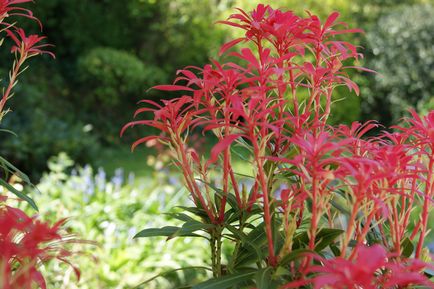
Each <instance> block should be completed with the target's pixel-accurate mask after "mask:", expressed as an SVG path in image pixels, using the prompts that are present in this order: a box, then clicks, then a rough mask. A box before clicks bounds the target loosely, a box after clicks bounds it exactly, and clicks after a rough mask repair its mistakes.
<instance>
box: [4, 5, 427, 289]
mask: <svg viewBox="0 0 434 289" xmlns="http://www.w3.org/2000/svg"><path fill="white" fill-rule="evenodd" d="M258 2H259V1H256V0H255V1H251V0H40V1H36V3H35V4H31V5H28V7H29V8H30V9H32V10H33V11H34V14H35V15H36V16H37V17H38V18H40V19H41V21H42V23H43V24H44V30H43V34H45V35H47V36H48V42H49V43H52V44H54V45H55V47H54V48H53V51H54V52H55V54H56V56H57V59H56V60H53V59H51V58H49V57H47V56H42V57H37V58H35V59H33V60H32V61H31V62H30V68H29V70H28V71H26V73H25V74H24V75H23V77H22V78H21V80H20V84H19V85H18V86H17V89H16V95H15V97H14V98H13V99H12V101H11V102H10V103H9V104H10V106H11V109H12V112H11V113H9V114H8V115H7V116H6V118H5V119H4V120H3V122H2V128H6V129H9V130H12V131H14V132H15V133H16V134H17V136H13V135H7V134H3V135H2V137H1V139H0V155H1V156H3V157H6V158H7V159H8V160H9V161H11V162H12V163H13V164H15V165H16V166H17V167H18V168H20V169H21V170H23V171H24V172H26V173H28V174H29V175H31V178H32V180H33V181H34V182H35V183H36V184H38V187H39V189H40V191H41V192H43V193H42V195H41V196H39V197H37V198H36V201H37V202H39V203H41V205H40V207H42V208H43V209H44V210H46V211H47V212H48V213H49V216H55V217H57V218H58V217H63V216H68V217H71V218H72V220H73V221H72V222H71V223H70V224H71V231H73V232H76V233H78V234H79V235H81V236H83V237H84V238H87V239H90V240H96V241H98V242H100V243H101V244H103V245H102V246H101V248H98V249H97V250H95V256H96V259H98V260H99V262H100V263H97V265H95V263H94V262H93V261H92V259H80V261H79V263H80V264H79V265H81V267H82V269H83V270H84V274H83V279H84V280H83V281H82V282H81V283H80V285H75V283H74V282H72V281H71V283H69V282H70V281H69V279H67V280H66V279H65V278H63V277H62V278H63V279H62V278H60V276H62V275H61V274H58V275H56V274H53V275H52V278H51V280H52V286H53V287H52V288H82V289H84V288H92V289H95V288H131V286H133V285H135V284H138V283H139V282H140V281H143V280H144V279H146V278H147V277H150V276H152V275H154V274H155V273H156V272H160V271H161V270H163V269H164V268H172V269H173V268H176V267H181V266H188V265H198V263H199V264H200V263H201V262H204V263H206V260H207V255H206V254H207V250H206V247H205V246H204V244H196V243H195V244H191V243H188V242H187V243H182V242H183V241H181V242H179V241H176V242H174V243H170V244H169V245H167V244H165V243H164V240H162V241H163V242H156V241H152V242H150V241H147V240H140V241H138V242H135V243H134V242H133V241H131V237H132V236H133V235H134V232H135V231H136V230H137V229H141V228H144V227H149V226H151V225H152V226H156V227H158V226H161V225H162V224H166V223H167V222H170V223H171V224H173V220H170V218H169V217H167V216H164V215H162V214H161V213H162V212H166V211H168V210H169V208H170V207H172V206H174V204H177V203H176V201H179V200H181V199H182V198H183V197H182V196H185V193H184V192H183V191H182V189H181V188H182V185H181V182H180V181H179V178H178V177H177V176H176V175H173V176H171V177H169V174H168V172H167V171H166V170H165V169H163V168H162V166H161V160H158V159H156V158H155V157H153V156H152V152H151V151H150V149H148V148H146V147H141V148H139V149H138V150H137V152H135V153H134V154H131V153H130V151H129V146H130V143H131V142H132V140H134V139H136V138H137V137H138V136H143V135H144V134H149V133H151V132H150V131H146V129H139V128H137V129H132V130H129V131H128V133H127V135H126V136H125V137H124V138H123V139H120V138H119V131H120V129H121V127H122V126H123V125H124V124H125V123H127V122H128V121H129V120H131V118H132V113H133V111H134V109H135V108H136V103H137V101H138V100H140V99H143V98H151V99H154V100H155V99H159V98H167V97H170V96H168V95H164V94H161V93H158V92H156V91H152V90H150V91H148V92H146V90H148V89H149V88H150V87H152V86H153V85H156V84H161V83H170V82H171V81H172V80H173V78H174V75H175V72H176V70H177V69H179V68H182V67H183V66H186V65H198V66H201V65H203V64H204V63H206V62H207V61H208V59H209V58H210V57H215V55H217V51H218V48H219V46H220V45H221V44H222V43H223V42H224V41H227V40H229V39H231V37H233V34H234V33H235V34H236V33H237V31H234V30H232V29H229V28H227V27H224V26H222V25H215V24H214V23H215V21H217V20H221V19H225V18H226V17H228V16H229V15H230V13H231V12H232V11H233V9H234V7H242V8H243V9H244V10H249V9H252V8H253V7H254V6H255V5H256V4H257V3H258ZM267 2H268V3H270V2H272V3H273V7H275V8H277V7H287V8H288V9H290V10H294V11H296V12H297V13H299V14H303V13H305V12H304V10H305V9H308V10H311V11H312V12H313V13H315V14H318V15H319V16H320V17H322V19H324V18H325V17H326V16H327V15H328V14H329V13H331V12H332V11H339V12H340V13H341V15H342V20H343V21H345V22H347V23H348V24H349V26H350V27H352V28H356V27H358V28H362V29H364V30H365V32H366V33H365V34H363V35H352V36H349V37H350V38H349V39H347V40H349V41H351V42H353V43H355V44H357V45H359V46H361V51H362V52H363V53H364V54H365V59H364V60H363V62H362V63H361V65H363V66H366V67H369V68H372V69H374V70H376V71H378V72H379V73H378V74H354V75H353V78H354V79H355V80H356V82H357V83H358V84H359V85H360V87H361V96H356V95H355V94H354V93H350V92H348V91H347V90H345V89H344V90H338V91H337V92H336V95H335V100H336V104H335V106H334V111H333V113H332V115H331V119H332V121H333V122H335V123H342V122H343V123H350V122H352V121H354V120H367V119H376V120H378V121H379V122H380V123H382V124H383V125H385V126H388V125H390V124H391V123H396V121H397V120H398V119H399V118H401V117H402V116H403V115H405V112H406V110H407V109H408V108H409V107H415V108H416V109H417V110H418V111H419V112H424V111H428V110H430V109H434V33H433V31H434V7H433V5H434V1H432V0H357V1H356V0H353V1H347V0H276V1H267ZM20 22H21V23H23V26H24V27H28V30H29V31H32V29H33V32H38V31H37V30H35V27H36V28H37V25H35V23H29V22H28V21H26V20H23V19H20ZM0 54H1V55H0V57H2V59H10V60H12V59H13V55H11V54H10V53H8V51H7V49H3V50H2V51H1V52H0ZM3 63H10V62H8V61H4V62H2V63H1V64H0V74H1V76H3V77H2V79H7V70H6V69H8V67H4V66H3ZM49 159H50V162H47V161H48V160H49ZM154 168H155V169H156V170H153V169H154ZM41 176H43V178H42V179H40V178H41ZM162 184H164V185H162ZM415 213H417V212H415ZM431 236H432V235H431ZM431 239H432V238H431ZM156 244H157V245H156ZM156 246H157V249H156ZM158 250H161V252H163V251H164V252H166V253H164V254H161V255H160V254H157V255H156V254H155V252H156V251H158ZM180 252H182V254H180ZM95 266H96V267H95ZM61 269H62V268H54V269H53V268H51V270H54V271H56V270H61ZM200 276H201V275H200V274H199V273H197V272H196V273H194V272H193V273H188V272H182V273H180V272H178V273H172V274H168V275H167V276H166V277H165V278H163V279H164V280H163V281H160V282H162V283H155V284H153V285H152V286H154V287H152V286H151V285H149V287H147V288H172V287H173V288H175V287H176V285H179V284H181V283H185V282H194V280H197V279H198V278H199V279H200Z"/></svg>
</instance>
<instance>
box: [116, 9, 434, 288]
mask: <svg viewBox="0 0 434 289" xmlns="http://www.w3.org/2000/svg"><path fill="white" fill-rule="evenodd" d="M338 17H339V14H338V13H337V12H334V13H332V14H330V15H329V16H328V18H327V19H326V20H325V21H323V22H321V21H320V19H319V18H318V17H317V16H315V15H313V14H310V13H308V14H307V16H306V17H300V16H297V15H295V14H294V13H293V12H291V11H282V10H279V9H273V8H271V7H270V6H269V5H262V4H260V5H258V6H257V7H256V9H255V10H253V11H252V12H249V13H248V12H245V11H243V10H241V9H238V11H237V13H236V14H233V15H231V16H230V17H229V19H228V20H227V21H220V23H222V24H225V25H229V26H232V27H235V28H238V29H241V30H242V31H243V32H244V36H242V37H240V38H236V39H234V40H232V41H230V42H228V43H226V44H224V45H223V46H222V48H221V50H220V54H221V55H222V56H223V60H225V62H219V61H217V60H213V61H212V62H211V63H210V64H207V65H205V66H204V67H203V68H201V67H187V68H185V69H182V70H179V71H178V77H177V78H176V79H175V81H174V84H171V85H158V86H156V87H154V88H155V89H158V90H162V91H167V92H170V91H176V92H179V93H180V94H181V96H180V97H177V98H172V99H170V100H162V101H161V103H156V102H154V101H151V100H143V103H145V104H148V105H149V106H146V107H142V108H139V109H138V110H137V111H136V114H135V115H136V116H137V115H140V114H141V113H144V112H152V113H153V114H154V118H153V119H144V120H136V121H133V122H130V123H129V124H127V125H126V126H125V127H124V129H123V130H122V132H121V134H122V133H124V132H125V130H126V129H127V128H130V127H132V126H136V125H145V126H148V127H153V128H156V129H158V130H159V131H160V132H161V133H160V134H157V135H153V136H146V137H143V138H141V139H139V140H137V141H136V142H135V143H134V144H133V146H132V148H133V149H134V148H135V147H137V146H138V145H140V144H142V143H146V142H149V141H151V140H153V141H155V140H156V141H158V142H160V143H161V144H163V145H166V146H167V147H168V148H169V149H170V151H171V154H172V158H173V159H172V160H173V162H174V164H175V165H177V166H178V167H179V168H180V170H181V172H182V175H183V178H184V183H185V186H186V188H187V190H188V191H189V192H190V196H191V198H192V200H193V202H194V204H195V206H193V207H183V209H184V212H182V214H179V215H177V216H176V217H177V218H178V219H179V220H180V221H182V222H183V225H182V226H179V227H167V226H166V227H164V228H163V229H155V228H151V229H145V230H143V231H141V232H139V233H138V234H137V235H136V237H138V238H139V237H147V236H155V235H161V236H164V237H168V238H169V239H172V238H179V237H185V236H193V237H195V236H196V237H203V236H205V237H206V239H207V240H208V241H209V245H210V253H211V260H210V265H211V267H212V269H213V276H214V279H211V280H208V281H205V282H203V283H199V284H196V285H194V286H192V288H195V289H198V288H295V287H299V286H313V287H314V288H324V287H325V286H329V287H332V288H356V287H357V288H359V287H363V288H396V286H400V287H403V286H410V285H411V286H414V285H427V286H432V282H431V281H429V280H428V277H426V276H425V275H424V274H423V270H424V269H427V268H430V267H432V266H431V265H429V264H428V263H425V262H429V261H430V256H429V255H428V253H427V249H424V243H425V242H424V240H425V237H426V235H427V232H428V228H429V227H428V214H429V211H430V208H431V203H432V196H433V190H434V186H433V183H434V180H433V177H434V166H433V165H434V153H433V149H434V138H433V127H434V111H432V112H429V114H428V115H427V116H425V117H420V116H418V115H417V114H416V113H414V112H413V113H412V117H411V118H409V119H407V120H406V122H405V124H403V125H402V126H397V127H395V132H394V133H386V132H385V133H383V134H382V135H380V136H377V137H375V138H366V137H364V135H365V134H366V133H367V132H368V131H369V130H371V129H372V128H374V127H376V126H377V124H376V123H375V122H373V121H370V122H367V123H365V124H360V123H358V122H355V123H353V124H351V125H350V126H346V125H340V126H336V127H332V126H330V125H329V124H328V122H327V121H328V118H329V116H330V114H331V107H332V99H333V98H332V96H333V93H334V91H335V89H336V88H337V87H340V86H344V87H347V88H348V89H349V90H354V91H355V92H356V93H358V91H359V88H358V86H357V84H355V83H354V82H353V81H352V80H351V79H350V78H349V77H348V74H347V71H349V70H354V69H356V70H362V71H368V72H369V71H370V70H369V69H366V68H362V67H358V66H355V65H353V64H352V62H353V61H354V60H356V61H357V59H358V58H359V57H360V54H359V53H358V52H357V49H356V46H354V45H352V44H351V43H348V42H345V41H341V40H339V39H337V38H338V36H340V35H342V34H348V33H358V32H360V30H358V29H349V28H347V27H346V26H345V24H344V23H341V22H338ZM339 27H343V28H341V29H340V28H339ZM238 46H241V47H240V48H237V47H238ZM231 59H238V61H237V63H241V64H235V63H234V62H231ZM193 129H201V130H202V131H203V132H204V133H206V132H212V133H213V134H214V136H215V139H216V144H215V145H214V146H213V147H212V148H211V150H210V152H209V155H210V158H209V159H206V158H205V156H206V154H201V153H199V152H197V150H195V149H194V148H193V144H194V142H192V140H191V139H190V132H191V131H192V130H193ZM235 155H239V157H240V158H242V159H244V161H245V162H246V164H248V165H249V166H250V167H251V169H252V170H251V173H250V174H248V175H240V174H239V173H238V172H237V171H236V170H235V169H234V166H233V160H234V157H233V156H235ZM243 178H248V179H250V180H251V181H252V183H253V184H252V186H251V187H247V186H246V185H243V184H242V179H243ZM417 206H422V207H423V209H422V212H421V215H420V221H419V222H418V223H417V225H416V226H415V227H414V228H413V229H410V214H411V212H412V210H413V209H414V208H415V207H417ZM227 250H229V251H230V253H229V254H228V260H225V259H224V258H222V256H223V253H222V252H226V251H227ZM366 254H379V255H378V259H376V261H375V264H373V263H371V259H367V258H364V256H365V255H366ZM357 261H358V263H357V267H360V270H362V271H363V272H365V273H366V274H365V275H364V276H363V277H360V278H361V279H357V278H355V279H351V280H352V281H353V283H351V285H349V283H348V282H346V281H345V282H343V281H342V280H343V279H339V278H341V277H336V276H341V275H342V274H357V271H356V268H354V265H353V264H355V262H357ZM372 262H374V261H372ZM379 268H381V269H382V270H381V272H380V271H378V269H379ZM348 271H349V272H348ZM346 272H348V273H346ZM427 274H428V273H427ZM398 275H399V277H400V278H399V279H397V280H391V279H390V278H392V277H395V276H398ZM428 275H429V274H428ZM391 276H392V277H391ZM344 277H345V278H350V277H348V275H345V276H344ZM340 280H341V281H340ZM348 280H349V279H348ZM379 280H380V281H379ZM381 280H383V281H384V280H386V281H384V282H383V281H381ZM308 288H310V287H308Z"/></svg>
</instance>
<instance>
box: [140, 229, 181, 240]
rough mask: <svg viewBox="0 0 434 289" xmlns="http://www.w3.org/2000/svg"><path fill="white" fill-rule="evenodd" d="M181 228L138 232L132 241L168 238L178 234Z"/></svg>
mask: <svg viewBox="0 0 434 289" xmlns="http://www.w3.org/2000/svg"><path fill="white" fill-rule="evenodd" d="M180 229H181V228H180V227H174V226H166V227H163V228H150V229H144V230H142V231H140V232H138V233H137V234H136V235H135V236H134V238H133V239H137V238H147V237H169V236H172V235H173V234H174V233H176V232H178V231H179V230H180Z"/></svg>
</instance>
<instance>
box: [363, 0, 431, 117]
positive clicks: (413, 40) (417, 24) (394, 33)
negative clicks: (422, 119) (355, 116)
mask: <svg viewBox="0 0 434 289" xmlns="http://www.w3.org/2000/svg"><path fill="white" fill-rule="evenodd" d="M433 31H434V7H433V6H432V5H415V6H404V7H400V8H399V9H396V10H394V11H392V12H390V13H389V14H386V15H384V16H382V17H381V18H380V19H379V20H378V21H377V23H376V24H375V26H373V28H372V30H370V31H369V32H368V34H367V43H368V47H369V49H370V52H371V53H372V55H370V56H368V57H367V62H368V65H369V66H370V67H372V68H373V69H374V70H376V71H378V73H379V74H377V75H375V76H373V77H371V78H370V87H369V90H368V91H367V92H366V93H365V96H366V100H367V101H366V102H365V103H364V104H365V106H364V107H363V108H364V110H365V114H373V115H374V116H376V118H378V119H380V120H381V121H382V122H383V123H389V122H390V121H391V120H396V119H398V118H400V117H402V115H403V114H404V112H405V111H406V110H407V109H408V108H409V107H415V108H417V109H418V110H428V109H429V107H431V109H432V108H434V106H433V99H434V34H433Z"/></svg>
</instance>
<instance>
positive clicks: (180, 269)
mask: <svg viewBox="0 0 434 289" xmlns="http://www.w3.org/2000/svg"><path fill="white" fill-rule="evenodd" d="M197 269H201V270H207V271H212V269H211V268H208V267H203V266H191V267H183V268H177V269H173V270H169V271H165V272H163V273H160V274H157V275H155V276H154V277H152V278H149V279H148V280H146V281H143V282H142V283H140V284H139V285H137V286H136V287H134V289H138V288H141V287H142V286H143V285H146V284H148V283H149V282H151V281H153V280H155V279H157V278H159V277H163V276H165V275H168V274H171V273H174V272H177V271H186V270H197ZM178 288H179V289H180V288H191V286H182V287H178Z"/></svg>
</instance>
